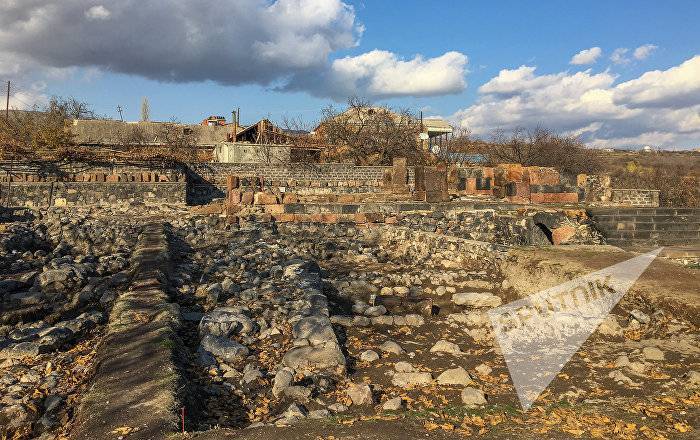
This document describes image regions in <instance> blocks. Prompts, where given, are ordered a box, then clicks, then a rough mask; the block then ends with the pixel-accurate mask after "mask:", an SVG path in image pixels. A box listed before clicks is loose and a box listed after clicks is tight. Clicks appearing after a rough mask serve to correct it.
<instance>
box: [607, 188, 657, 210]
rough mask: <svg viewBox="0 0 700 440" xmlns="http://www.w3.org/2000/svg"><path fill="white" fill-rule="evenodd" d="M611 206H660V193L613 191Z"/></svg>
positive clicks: (643, 190)
mask: <svg viewBox="0 0 700 440" xmlns="http://www.w3.org/2000/svg"><path fill="white" fill-rule="evenodd" d="M610 191H611V195H612V197H611V204H613V205H621V206H641V207H650V208H656V207H658V206H659V192H660V191H658V190H654V189H615V188H613V189H611V190H610Z"/></svg>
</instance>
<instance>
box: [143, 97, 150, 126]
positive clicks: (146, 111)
mask: <svg viewBox="0 0 700 440" xmlns="http://www.w3.org/2000/svg"><path fill="white" fill-rule="evenodd" d="M150 120H151V105H150V104H149V103H148V98H147V97H145V96H144V97H143V98H141V122H148V121H150Z"/></svg>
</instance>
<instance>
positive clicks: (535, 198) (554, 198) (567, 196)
mask: <svg viewBox="0 0 700 440" xmlns="http://www.w3.org/2000/svg"><path fill="white" fill-rule="evenodd" d="M530 201H531V202H532V203H578V194H577V193H531V194H530Z"/></svg>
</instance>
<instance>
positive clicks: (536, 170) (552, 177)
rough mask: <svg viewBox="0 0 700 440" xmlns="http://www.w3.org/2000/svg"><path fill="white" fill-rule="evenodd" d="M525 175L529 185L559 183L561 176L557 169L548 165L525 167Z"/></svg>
mask: <svg viewBox="0 0 700 440" xmlns="http://www.w3.org/2000/svg"><path fill="white" fill-rule="evenodd" d="M525 170H526V175H527V177H528V180H529V181H530V185H559V184H560V183H561V176H560V175H559V171H557V170H555V169H554V168H549V167H527V168H526V169H525Z"/></svg>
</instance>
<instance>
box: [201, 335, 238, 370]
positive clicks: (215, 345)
mask: <svg viewBox="0 0 700 440" xmlns="http://www.w3.org/2000/svg"><path fill="white" fill-rule="evenodd" d="M201 348H202V350H204V351H206V352H208V353H210V354H212V355H213V356H214V357H216V358H218V359H221V360H222V361H224V362H225V363H227V364H228V363H231V364H234V363H237V362H240V361H242V360H243V359H245V358H246V357H247V356H248V353H249V351H248V348H247V347H246V346H244V345H241V344H239V343H238V342H235V341H231V340H230V339H226V338H223V337H220V336H214V335H206V336H204V337H203V338H202V342H201Z"/></svg>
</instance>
